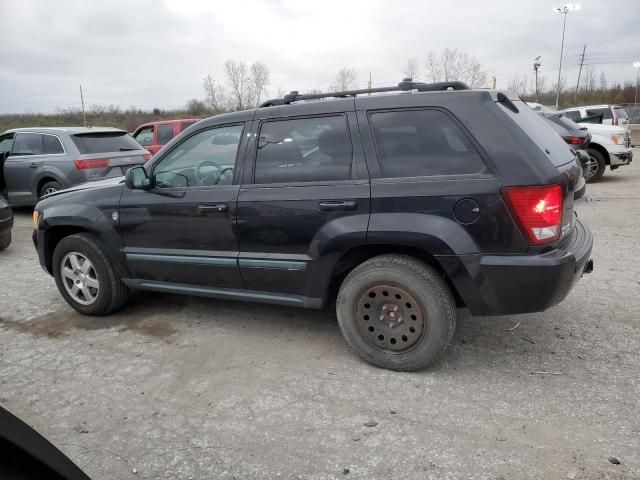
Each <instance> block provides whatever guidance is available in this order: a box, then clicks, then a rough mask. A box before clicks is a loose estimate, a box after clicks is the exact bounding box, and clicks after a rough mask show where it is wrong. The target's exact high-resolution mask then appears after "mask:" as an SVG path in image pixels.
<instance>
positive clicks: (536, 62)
mask: <svg viewBox="0 0 640 480" xmlns="http://www.w3.org/2000/svg"><path fill="white" fill-rule="evenodd" d="M541 58H542V57H540V56H538V57H536V58H535V59H534V60H533V71H534V72H535V73H536V103H538V68H539V67H540V65H542V64H541V63H540V59H541Z"/></svg>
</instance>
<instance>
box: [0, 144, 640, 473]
mask: <svg viewBox="0 0 640 480" xmlns="http://www.w3.org/2000/svg"><path fill="white" fill-rule="evenodd" d="M635 154H636V159H637V160H636V164H634V165H632V166H631V167H626V168H621V169H619V170H617V171H616V172H615V173H609V172H607V174H606V175H605V177H604V180H603V181H602V182H601V183H599V184H596V185H592V186H589V187H588V191H587V196H588V197H591V198H587V199H586V200H585V201H580V203H579V205H578V206H577V211H578V213H579V215H580V217H581V218H582V219H584V221H585V222H586V223H587V224H588V225H589V226H590V227H591V229H592V230H593V233H594V237H595V246H594V252H593V258H594V260H595V271H594V273H593V274H591V275H589V276H587V277H585V278H583V279H582V281H580V282H579V284H578V285H577V287H576V288H575V289H574V290H573V292H572V293H571V294H570V296H569V298H568V299H567V300H566V301H564V302H563V303H562V304H561V305H559V306H557V307H555V308H553V309H551V310H549V311H547V312H545V313H541V314H533V315H523V316H518V317H515V316H514V317H501V318H488V317H487V318H485V317H470V316H469V315H468V314H467V313H465V312H463V311H462V312H460V320H459V324H458V330H457V333H456V335H455V337H454V339H453V342H452V345H451V347H450V348H449V350H448V351H447V353H446V354H445V356H444V358H443V359H442V361H440V362H439V363H438V364H437V365H436V366H435V367H434V368H431V369H430V370H427V371H423V372H420V373H414V374H403V373H393V372H389V371H384V370H379V369H376V368H373V367H370V366H368V365H366V364H365V363H363V362H362V361H360V360H359V359H358V358H356V357H355V356H354V355H353V354H352V353H351V352H350V351H349V350H348V349H347V347H346V346H345V343H344V342H343V340H342V338H341V335H340V332H339V330H338V326H337V324H336V320H335V315H334V314H333V313H332V312H330V311H327V312H308V311H303V310H297V309H290V308H280V307H273V306H262V305H252V304H244V303H235V302H222V301H214V300H205V299H191V298H184V297H174V296H167V295H149V294H145V295H138V296H137V297H136V298H135V300H134V302H133V303H132V305H131V306H130V307H128V308H127V309H126V310H125V311H124V312H122V313H120V314H118V315H115V316H112V317H109V318H88V317H82V316H80V315H78V314H76V313H74V311H73V310H71V308H69V307H68V306H67V305H66V304H64V303H63V301H62V300H61V297H60V296H59V295H58V292H57V290H56V288H55V285H54V282H53V280H52V279H51V278H50V277H48V276H47V275H46V274H45V273H43V272H42V270H41V269H40V267H39V266H38V265H37V260H36V255H35V252H34V249H33V246H32V244H31V238H30V235H31V225H30V223H31V219H30V212H28V211H20V212H17V215H16V226H15V227H14V235H15V237H14V243H13V244H12V246H11V247H10V248H9V249H8V250H7V251H5V252H3V253H1V254H0V285H1V287H0V288H1V289H0V292H1V294H0V345H2V347H0V402H1V403H2V405H3V406H5V407H8V408H9V409H10V410H12V411H13V412H14V413H16V414H17V415H19V416H20V417H22V418H23V419H25V420H26V421H27V422H28V423H30V424H31V425H33V426H34V427H35V428H37V429H38V430H39V431H40V432H42V433H43V434H44V435H45V436H47V437H48V438H49V439H50V440H51V441H52V442H53V443H55V444H56V445H58V446H59V447H60V448H61V449H62V450H63V451H64V452H65V453H67V454H68V455H70V456H72V457H74V456H77V455H80V456H78V457H77V458H76V461H77V462H78V463H79V464H80V465H82V466H84V467H85V471H86V472H87V473H88V474H89V475H90V476H91V477H92V478H94V479H129V478H162V479H178V478H179V479H188V478H193V479H200V478H203V479H204V478H207V479H209V478H211V479H213V478H215V479H218V478H220V479H247V478H260V479H271V478H275V477H279V478H305V479H306V478H311V479H321V478H359V479H369V478H415V479H425V478H434V479H435V478H437V479H442V478H456V479H458V478H460V479H462V478H465V479H466V478H469V479H470V478H476V479H478V478H482V479H484V478H494V479H498V478H504V479H511V478H518V479H519V478H550V479H556V478H559V479H564V478H569V479H572V478H575V479H583V478H588V479H602V478H615V479H617V478H628V479H633V478H640V413H639V412H640V335H639V333H640V261H639V258H640V157H639V155H640V151H638V150H636V152H635ZM518 322H519V326H517V328H513V327H514V326H515V325H517V324H518ZM538 372H548V373H538ZM367 422H377V424H376V425H375V426H373V427H367V426H364V424H365V423H367ZM87 449H97V450H98V451H96V452H92V453H87V451H86V450H87ZM107 450H110V451H112V452H116V453H118V454H120V455H122V456H123V457H125V458H126V459H128V460H129V461H130V462H131V465H132V467H130V466H129V465H128V464H127V462H126V461H124V460H123V459H121V458H118V457H116V456H114V455H113V454H112V453H110V452H107ZM610 457H616V458H618V459H619V460H620V462H621V464H620V465H614V464H612V463H611V462H610V461H609V458H610ZM131 468H135V469H136V471H137V474H135V475H134V474H133V473H132V470H131Z"/></svg>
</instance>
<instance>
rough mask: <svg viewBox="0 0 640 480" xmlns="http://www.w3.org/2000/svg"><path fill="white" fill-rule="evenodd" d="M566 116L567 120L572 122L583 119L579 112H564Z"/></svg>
mask: <svg viewBox="0 0 640 480" xmlns="http://www.w3.org/2000/svg"><path fill="white" fill-rule="evenodd" d="M564 115H565V116H566V117H567V118H570V119H571V120H573V121H574V122H575V121H577V120H580V118H581V117H582V115H580V112H579V111H578V110H569V111H568V112H564Z"/></svg>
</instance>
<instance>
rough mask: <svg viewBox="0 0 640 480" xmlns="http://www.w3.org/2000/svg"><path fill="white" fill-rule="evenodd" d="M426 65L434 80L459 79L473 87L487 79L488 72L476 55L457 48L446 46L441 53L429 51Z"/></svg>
mask: <svg viewBox="0 0 640 480" xmlns="http://www.w3.org/2000/svg"><path fill="white" fill-rule="evenodd" d="M425 67H426V69H427V75H428V76H429V77H430V79H431V80H432V81H433V82H442V81H445V82H449V81H454V80H459V81H461V82H464V83H466V84H467V85H469V86H470V87H471V88H477V87H481V86H483V85H484V84H485V83H486V81H487V74H486V73H485V72H483V71H482V68H481V66H480V63H479V62H478V61H477V60H476V59H475V57H473V56H471V55H469V54H468V53H465V52H461V51H459V50H458V49H456V48H454V49H450V48H445V49H444V50H443V51H442V52H440V53H439V54H438V53H436V52H429V55H428V56H427V61H426V64H425Z"/></svg>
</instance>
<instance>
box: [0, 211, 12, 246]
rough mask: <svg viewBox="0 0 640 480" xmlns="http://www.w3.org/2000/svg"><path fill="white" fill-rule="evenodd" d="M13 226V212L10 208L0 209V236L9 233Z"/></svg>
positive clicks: (2, 236)
mask: <svg viewBox="0 0 640 480" xmlns="http://www.w3.org/2000/svg"><path fill="white" fill-rule="evenodd" d="M12 227H13V213H12V212H11V209H10V208H8V207H7V208H3V209H0V238H4V237H5V236H8V235H11V228H12Z"/></svg>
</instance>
